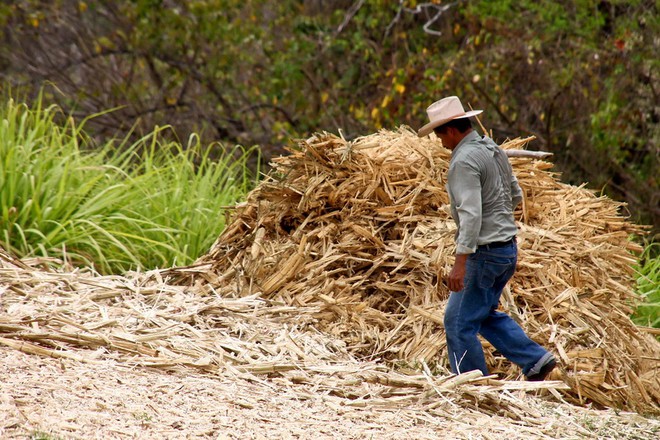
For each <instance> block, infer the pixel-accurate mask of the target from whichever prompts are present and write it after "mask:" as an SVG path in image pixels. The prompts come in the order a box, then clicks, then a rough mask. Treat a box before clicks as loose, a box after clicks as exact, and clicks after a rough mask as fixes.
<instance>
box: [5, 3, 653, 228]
mask: <svg viewBox="0 0 660 440" xmlns="http://www.w3.org/2000/svg"><path fill="white" fill-rule="evenodd" d="M657 9H658V8H657V4H656V2H655V1H652V0H632V1H622V0H561V1H549V0H518V1H512V0H498V1H494V0H472V1H454V2H449V1H442V0H430V1H426V2H421V1H416V0H399V1H396V0H262V1H256V0H121V1H113V2H105V1H96V0H89V1H78V0H55V1H46V0H14V1H8V2H4V3H3V5H2V6H0V25H2V26H3V29H4V33H3V37H2V38H3V39H4V41H3V45H2V49H0V74H1V75H2V76H3V77H4V79H5V81H6V82H7V83H8V84H11V85H12V87H27V88H28V90H32V91H35V93H36V91H37V90H38V89H39V88H40V87H41V85H42V84H43V82H45V81H48V82H50V83H52V84H54V86H55V87H56V89H55V88H53V90H57V91H58V92H53V94H52V99H53V100H56V101H57V102H58V103H59V105H61V106H62V107H63V108H65V109H67V110H70V111H71V112H72V113H73V114H74V115H76V116H81V117H84V116H87V115H89V114H92V113H96V112H98V111H100V110H105V109H111V108H116V110H115V111H113V112H109V113H107V114H106V115H104V116H103V117H101V118H96V119H95V120H94V121H93V124H95V125H92V122H90V124H89V125H88V129H92V130H93V132H94V134H95V136H99V137H110V136H115V135H116V134H117V133H118V132H119V133H122V132H126V131H127V130H129V129H130V128H131V127H133V126H134V125H136V128H137V130H136V133H137V134H138V135H139V134H140V133H148V132H149V131H150V130H151V129H152V127H153V126H155V125H163V124H165V123H167V124H170V125H172V126H173V127H175V128H176V130H177V133H178V135H179V137H181V138H186V137H188V136H189V135H190V134H191V133H201V135H202V136H203V137H204V138H205V139H208V140H221V141H223V142H225V143H237V144H242V145H255V144H256V145H259V146H260V147H261V149H262V151H263V153H264V156H265V157H266V158H268V157H269V155H271V154H276V153H278V152H279V151H280V150H279V148H280V147H281V146H282V145H283V144H285V143H286V142H287V141H288V139H289V138H291V137H301V136H302V137H304V136H307V135H309V134H310V133H311V132H314V131H319V130H327V131H338V130H341V132H342V134H343V135H345V136H347V137H353V136H358V135H362V134H368V133H369V132H372V131H374V130H376V129H378V128H381V127H388V128H391V127H396V126H398V125H400V124H407V125H410V126H412V127H415V128H417V127H419V126H421V125H422V124H424V123H425V120H426V113H425V109H426V107H427V106H428V105H429V104H430V103H431V102H432V101H434V100H436V99H439V98H440V97H442V96H446V95H458V96H460V97H461V99H462V100H463V101H464V102H465V103H469V104H470V105H472V106H473V107H474V108H483V109H485V110H486V112H485V113H484V116H483V122H484V124H485V125H486V127H488V128H489V129H491V130H492V131H493V135H494V137H495V138H496V139H497V140H500V141H501V140H504V138H506V137H512V136H519V135H527V134H534V135H536V136H537V139H538V140H537V141H536V143H535V144H534V146H533V147H534V148H537V149H543V150H549V151H552V152H554V153H555V157H556V159H555V162H556V163H557V165H558V168H559V169H560V170H561V171H562V172H563V176H564V179H565V180H566V181H568V182H570V183H582V182H585V181H587V182H590V185H591V186H592V187H594V188H596V189H603V190H605V191H606V192H607V193H608V194H610V195H611V196H612V197H614V198H617V199H620V200H624V201H627V202H629V204H630V209H631V211H632V212H633V213H634V215H635V216H636V218H637V219H639V220H641V221H644V222H649V223H652V224H654V225H655V226H656V228H657V226H658V225H659V224H660V221H659V220H660V208H659V206H660V203H659V189H658V183H659V182H658V179H659V178H658V172H657V169H658V162H659V161H660V159H659V156H660V151H659V147H658V140H659V138H660V133H659V130H658V119H659V118H660V114H659V112H660V110H659V105H658V90H657V83H658V77H657V75H658V74H657V72H658V71H659V69H658V57H657V53H658V52H659V51H658V45H659V43H658V39H657V35H658V30H659V29H658V28H659V26H658V18H657V17H658V16H659V15H658V10H657ZM60 92H61V93H60Z"/></svg>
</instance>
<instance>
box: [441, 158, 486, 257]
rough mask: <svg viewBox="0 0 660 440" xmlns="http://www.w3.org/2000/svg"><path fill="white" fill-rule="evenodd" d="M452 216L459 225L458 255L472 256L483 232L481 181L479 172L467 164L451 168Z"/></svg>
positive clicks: (449, 178)
mask: <svg viewBox="0 0 660 440" xmlns="http://www.w3.org/2000/svg"><path fill="white" fill-rule="evenodd" d="M448 182H449V187H450V196H451V198H452V200H453V207H454V209H453V210H452V215H453V216H454V220H455V222H456V224H457V225H458V231H457V235H456V253H457V254H472V253H474V252H475V251H476V249H477V239H478V238H479V231H480V230H481V219H482V213H481V206H482V204H481V181H480V177H479V173H478V171H477V170H476V169H475V168H474V167H473V166H471V165H470V164H467V163H460V164H456V166H454V167H451V169H450V170H449V175H448Z"/></svg>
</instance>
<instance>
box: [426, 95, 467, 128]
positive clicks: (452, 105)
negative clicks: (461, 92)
mask: <svg viewBox="0 0 660 440" xmlns="http://www.w3.org/2000/svg"><path fill="white" fill-rule="evenodd" d="M426 113H427V114H428V116H429V121H431V122H435V121H447V120H451V119H453V118H455V117H457V116H463V115H464V114H465V109H464V108H463V104H461V100H460V99H458V96H449V97H447V98H443V99H441V100H440V101H436V102H434V103H433V104H431V105H430V106H429V107H428V108H427V109H426Z"/></svg>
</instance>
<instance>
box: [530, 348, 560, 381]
mask: <svg viewBox="0 0 660 440" xmlns="http://www.w3.org/2000/svg"><path fill="white" fill-rule="evenodd" d="M554 358H555V357H554V356H553V355H552V353H550V352H547V353H546V354H544V355H543V356H541V359H539V360H538V361H536V363H535V364H534V366H533V367H532V368H530V369H529V371H528V372H527V374H525V376H533V375H535V374H539V373H540V372H541V368H543V367H544V366H545V364H547V363H548V362H550V361H551V360H553V359H554Z"/></svg>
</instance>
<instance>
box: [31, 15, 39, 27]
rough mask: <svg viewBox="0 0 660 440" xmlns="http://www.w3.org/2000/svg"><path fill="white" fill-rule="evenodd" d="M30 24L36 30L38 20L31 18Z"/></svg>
mask: <svg viewBox="0 0 660 440" xmlns="http://www.w3.org/2000/svg"><path fill="white" fill-rule="evenodd" d="M30 24H31V25H32V27H36V28H37V27H39V19H38V18H37V17H32V18H31V19H30Z"/></svg>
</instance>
